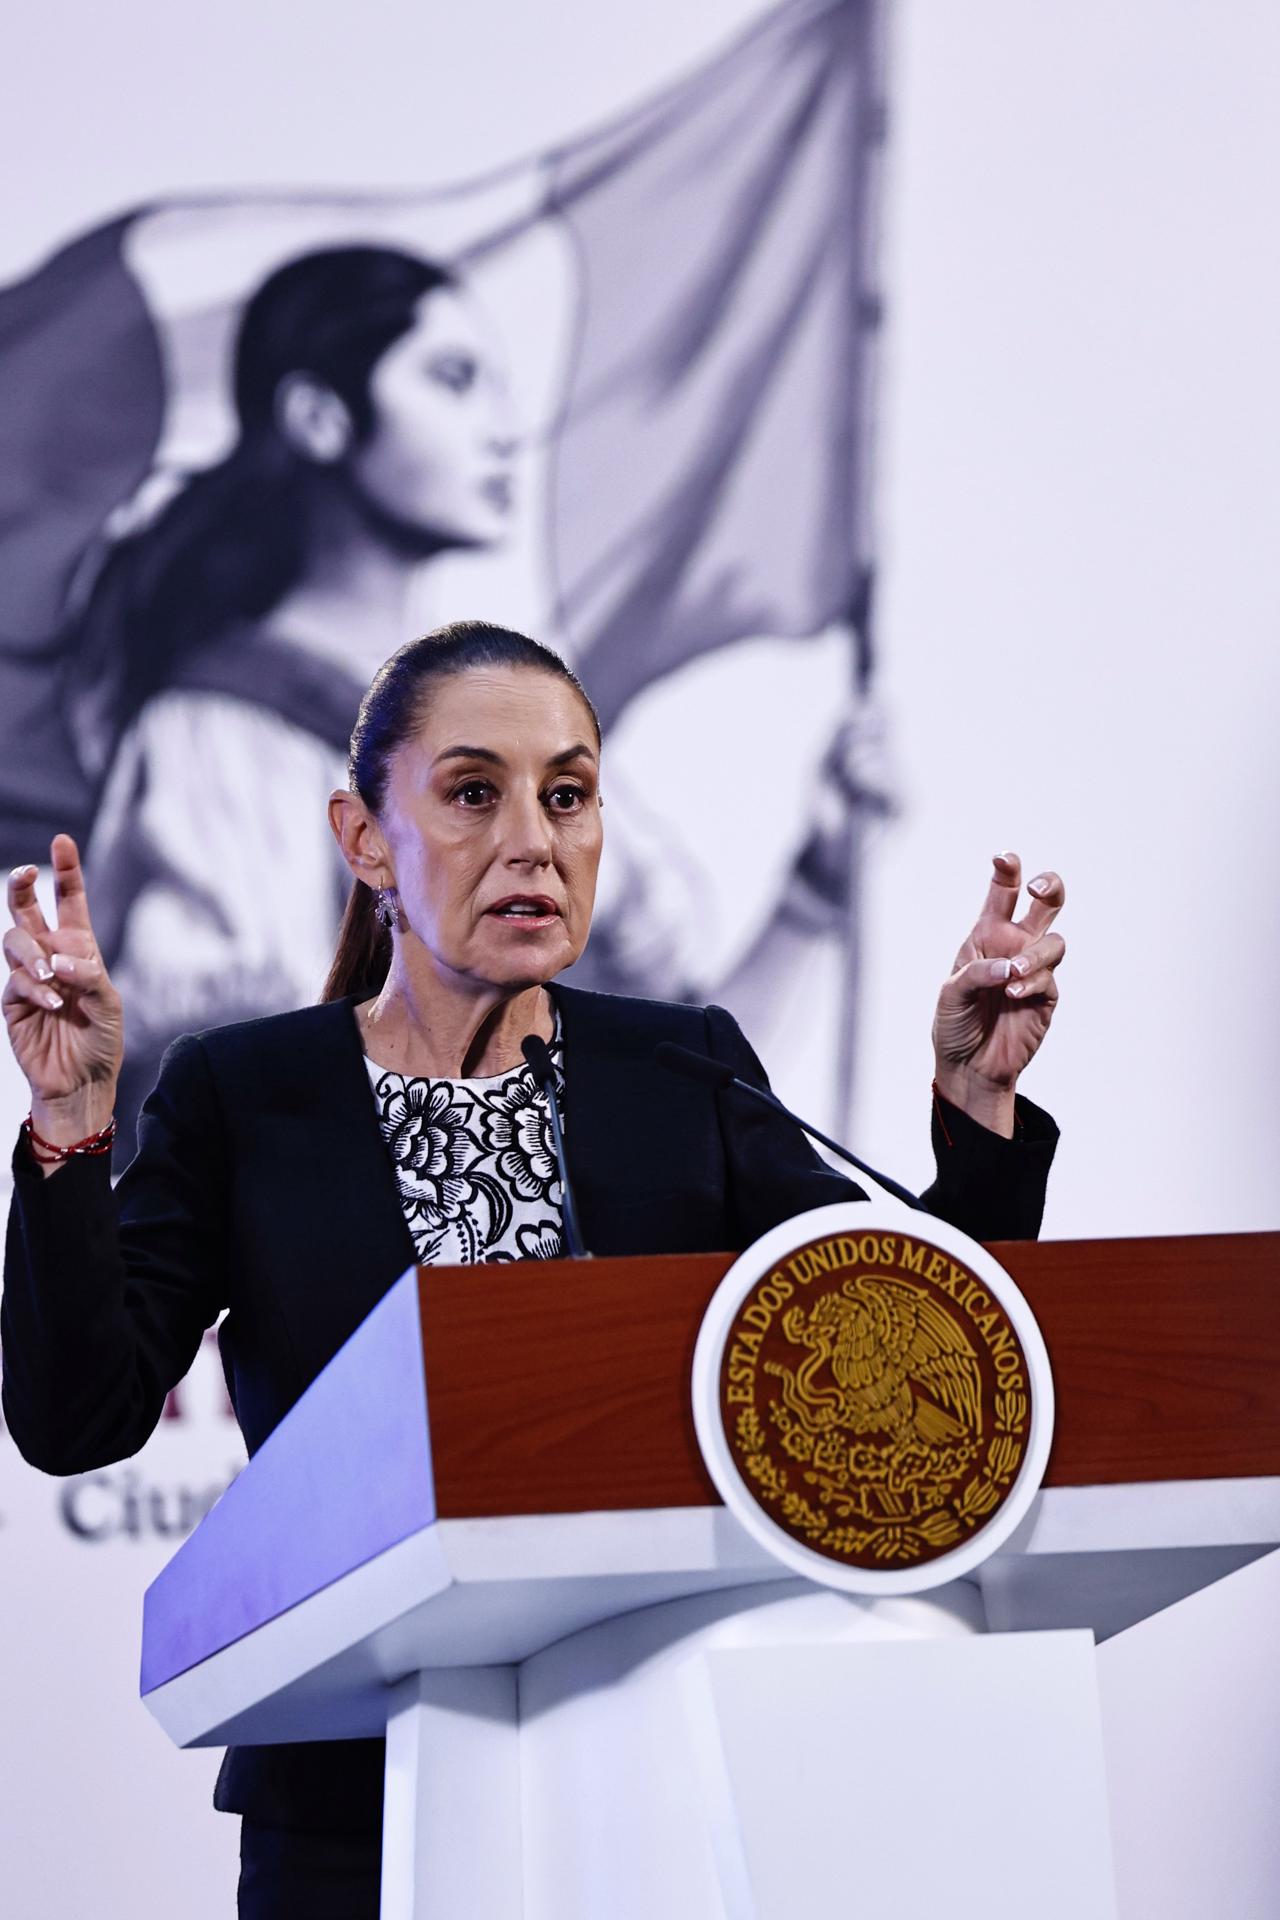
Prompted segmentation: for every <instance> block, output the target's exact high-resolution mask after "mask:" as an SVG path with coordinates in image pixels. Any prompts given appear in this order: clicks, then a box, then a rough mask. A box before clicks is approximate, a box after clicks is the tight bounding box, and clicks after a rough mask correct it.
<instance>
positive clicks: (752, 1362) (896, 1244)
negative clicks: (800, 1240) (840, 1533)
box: [725, 1233, 1027, 1405]
mask: <svg viewBox="0 0 1280 1920" xmlns="http://www.w3.org/2000/svg"><path fill="white" fill-rule="evenodd" d="M857 1266H860V1267H894V1268H896V1269H897V1270H899V1271H904V1272H909V1273H914V1274H916V1275H917V1276H918V1277H919V1278H920V1279H922V1280H927V1281H929V1282H931V1284H932V1285H934V1286H936V1287H938V1288H939V1289H940V1290H941V1291H942V1292H943V1293H945V1294H946V1295H947V1296H948V1297H949V1298H950V1299H952V1300H954V1301H955V1303H956V1305H957V1306H958V1307H960V1308H961V1310H962V1311H963V1312H965V1313H967V1314H968V1315H969V1318H970V1320H971V1321H972V1323H973V1325H974V1326H975V1327H977V1328H978V1330H979V1332H980V1333H981V1335H982V1337H983V1339H984V1340H985V1341H986V1343H987V1347H988V1350H989V1352H990V1354H991V1359H992V1363H993V1365H994V1366H995V1370H996V1377H997V1379H998V1381H999V1383H1000V1386H1001V1387H1002V1388H1008V1389H1010V1390H1018V1391H1021V1392H1025V1391H1026V1384H1027V1383H1026V1378H1025V1376H1024V1374H1023V1371H1022V1354H1021V1351H1020V1349H1019V1347H1018V1344H1017V1341H1016V1340H1015V1339H1014V1337H1013V1334H1012V1333H1011V1332H1010V1330H1009V1327H1008V1325H1007V1323H1006V1322H1005V1320H1004V1316H1003V1315H1002V1314H1001V1313H999V1312H997V1311H996V1308H995V1305H994V1303H993V1301H992V1299H991V1295H990V1294H989V1293H988V1292H987V1290H986V1288H985V1287H982V1286H980V1285H979V1284H978V1282H977V1281H976V1280H975V1279H974V1277H973V1275H972V1274H971V1273H969V1272H967V1271H966V1269H965V1268H964V1267H961V1266H958V1265H957V1264H956V1262H955V1261H954V1260H951V1259H948V1257H947V1255H946V1254H944V1253H940V1252H939V1251H938V1249H937V1248H936V1247H931V1246H929V1245H928V1244H927V1243H924V1242H920V1241H916V1240H911V1239H908V1238H907V1236H906V1235H905V1234H903V1235H901V1236H900V1235H898V1234H896V1233H864V1234H860V1235H859V1234H848V1233H841V1234H836V1235H833V1236H832V1238H831V1239H830V1240H819V1241H816V1242H815V1243H814V1245H813V1246H811V1247H804V1248H802V1249H801V1251H800V1252H799V1253H795V1254H793V1255H792V1256H791V1258H790V1259H789V1260H787V1261H786V1262H785V1263H784V1265H783V1266H781V1267H775V1268H774V1270H773V1272H772V1273H771V1274H770V1275H769V1278H768V1279H767V1280H766V1281H765V1282H764V1284H763V1285H762V1286H760V1287H759V1288H757V1290H756V1294H755V1297H754V1299H753V1300H752V1302H751V1304H750V1306H748V1307H746V1308H744V1310H743V1312H742V1313H741V1314H740V1315H739V1326H738V1330H737V1332H736V1333H735V1334H734V1338H733V1345H732V1346H731V1347H730V1349H729V1355H728V1367H727V1376H728V1378H727V1385H726V1388H725V1399H726V1400H729V1401H731V1402H737V1403H741V1404H744V1405H746V1404H749V1403H750V1401H751V1399H752V1397H753V1394H752V1389H753V1385H754V1381H755V1372H756V1362H757V1361H758V1360H759V1357H760V1348H761V1345H762V1344H763V1341H764V1336H765V1334H766V1333H767V1332H768V1331H769V1328H770V1326H771V1325H772V1324H773V1317H774V1315H775V1314H776V1313H778V1312H779V1311H780V1310H781V1308H783V1307H784V1306H785V1305H786V1303H787V1301H788V1300H792V1299H794V1298H795V1293H796V1288H797V1287H798V1286H799V1287H805V1286H808V1284H809V1282H810V1281H811V1280H814V1279H816V1277H817V1276H818V1275H819V1274H820V1273H833V1272H839V1271H841V1270H843V1269H844V1268H846V1267H857Z"/></svg>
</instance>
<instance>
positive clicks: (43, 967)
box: [3, 833, 105, 1013]
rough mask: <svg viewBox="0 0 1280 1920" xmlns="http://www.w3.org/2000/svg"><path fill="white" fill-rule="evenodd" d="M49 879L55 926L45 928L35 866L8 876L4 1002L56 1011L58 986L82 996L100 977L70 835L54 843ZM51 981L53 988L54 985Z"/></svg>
mask: <svg viewBox="0 0 1280 1920" xmlns="http://www.w3.org/2000/svg"><path fill="white" fill-rule="evenodd" d="M52 855H53V879H54V893H55V897H56V900H57V905H58V912H57V925H56V926H55V927H52V928H51V927H50V926H49V924H48V922H47V921H46V919H45V917H44V912H43V909H42V908H41V906H40V902H39V900H38V899H37V897H36V875H37V872H38V869H37V868H36V867H34V866H22V867H15V868H14V870H13V872H12V873H11V874H10V875H9V885H8V902H9V913H10V915H11V917H12V920H13V925H12V926H11V927H8V928H6V930H5V934H4V941H3V945H4V957H5V960H6V961H7V963H8V966H9V980H8V983H7V984H6V987H5V991H4V999H5V1001H6V1002H7V1003H9V1004H12V1003H13V1001H15V1000H24V1001H26V1002H28V1003H29V1004H30V1005H32V1006H37V1007H43V1008H45V1009H47V1010H48V1011H49V1012H51V1013H56V1012H57V1011H58V1010H59V1009H60V1008H61V1007H62V1006H63V1004H64V999H63V995H62V994H61V993H59V991H58V986H59V985H61V986H64V987H67V988H70V989H72V990H74V991H80V992H84V991H86V990H91V989H92V988H94V987H97V986H99V985H100V984H101V982H102V980H103V979H104V977H105V971H104V968H103V965H102V961H101V959H100V958H99V956H98V950H97V947H96V945H95V943H94V938H93V927H92V925H91V924H90V920H89V909H88V902H87V900H86V897H85V890H84V875H83V873H82V872H81V868H80V855H79V853H78V851H77V849H76V843H75V841H74V840H72V838H71V837H70V835H69V834H65V833H60V834H58V835H57V836H56V837H55V839H54V842H53V847H52ZM55 983H56V984H55Z"/></svg>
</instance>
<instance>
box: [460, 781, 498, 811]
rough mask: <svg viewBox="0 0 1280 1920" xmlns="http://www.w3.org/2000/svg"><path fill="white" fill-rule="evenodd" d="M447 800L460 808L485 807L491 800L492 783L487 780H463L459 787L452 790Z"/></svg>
mask: <svg viewBox="0 0 1280 1920" xmlns="http://www.w3.org/2000/svg"><path fill="white" fill-rule="evenodd" d="M449 798H450V799H451V800H455V801H456V802H457V803H458V805H459V806H460V807H468V808H475V807H483V806H487V805H488V803H489V801H490V800H491V799H492V798H493V783H492V781H489V780H464V781H463V783H462V785H461V786H460V787H455V788H454V790H453V792H452V793H451V794H450V795H449Z"/></svg>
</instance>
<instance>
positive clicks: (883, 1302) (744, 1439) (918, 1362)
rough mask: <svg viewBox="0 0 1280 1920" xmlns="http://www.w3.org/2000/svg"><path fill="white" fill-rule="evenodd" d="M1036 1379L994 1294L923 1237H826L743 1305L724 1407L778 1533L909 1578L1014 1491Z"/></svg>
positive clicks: (731, 1338) (735, 1445)
mask: <svg viewBox="0 0 1280 1920" xmlns="http://www.w3.org/2000/svg"><path fill="white" fill-rule="evenodd" d="M850 1256H852V1258H850ZM1028 1371H1029V1370H1028V1368H1027V1363H1026V1356H1025V1354H1024V1352H1023V1349H1022V1347H1021V1344H1020V1342H1019V1340H1018V1336H1017V1333H1016V1331H1015V1329H1014V1327H1013V1323H1012V1322H1011V1320H1010V1319H1009V1316H1008V1314H1007V1313H1006V1311H1005V1310H1004V1308H1003V1307H1002V1306H1001V1304H1000V1302H999V1301H998V1300H997V1299H996V1298H995V1297H994V1294H993V1292H992V1290H991V1289H990V1288H988V1287H985V1286H983V1285H982V1284H981V1283H980V1282H979V1281H978V1280H976V1279H975V1278H974V1276H973V1274H972V1273H971V1272H970V1271H969V1270H968V1269H967V1268H966V1267H963V1266H961V1265H960V1264H959V1263H958V1262H956V1261H954V1260H952V1259H950V1257H949V1256H948V1257H946V1258H944V1256H942V1255H941V1254H940V1253H939V1252H938V1251H937V1249H936V1248H934V1247H932V1246H931V1245H930V1244H929V1243H928V1242H927V1241H925V1240H924V1238H923V1236H916V1237H912V1238H908V1237H907V1236H906V1235H904V1234H897V1235H892V1234H864V1235H861V1236H857V1237H855V1236H853V1235H852V1234H847V1235H841V1234H839V1233H836V1234H833V1235H831V1236H828V1237H827V1238H826V1239H824V1240H819V1241H812V1242H810V1243H809V1245H808V1246H806V1247H801V1248H798V1249H797V1250H796V1251H795V1253H794V1254H792V1255H791V1256H789V1257H788V1259H787V1260H786V1261H784V1263H783V1264H782V1265H781V1266H778V1267H775V1268H773V1269H772V1270H771V1271H770V1272H769V1274H768V1275H767V1276H766V1277H763V1278H761V1279H760V1280H759V1281H757V1282H756V1284H755V1286H754V1288H753V1290H752V1292H751V1293H750V1295H749V1296H748V1297H747V1298H745V1299H744V1300H743V1302H742V1304H741V1305H740V1307H739V1309H738V1312H737V1315H736V1318H735V1320H734V1321H733V1323H732V1325H731V1326H730V1328H729V1330H728V1332H727V1334H726V1336H725V1345H724V1348H723V1357H722V1362H721V1383H720V1404H721V1410H722V1417H723V1419H724V1427H725V1432H726V1435H727V1437H728V1438H729V1441H730V1447H731V1451H732V1454H733V1457H734V1460H735V1463H736V1465H737V1467H738V1471H739V1473H740V1474H741V1476H742V1479H743V1481H744V1484H745V1485H746V1486H747V1487H748V1488H749V1490H750V1492H751V1494H752V1497H753V1498H754V1499H755V1501H756V1502H757V1503H758V1504H759V1505H760V1506H762V1507H764V1508H765V1509H766V1510H767V1511H768V1512H769V1513H770V1515H771V1517H772V1518H773V1519H774V1520H775V1521H776V1522H777V1524H778V1525H779V1526H781V1527H783V1528H784V1529H785V1530H786V1531H787V1532H789V1533H791V1534H792V1535H793V1536H794V1537H795V1538H796V1539H798V1540H800V1541H802V1542H803V1543H804V1544H805V1545H807V1546H810V1547H812V1548H814V1549H815V1550H816V1551H818V1552H819V1553H822V1554H825V1555H826V1556H827V1557H828V1558H831V1559H837V1560H842V1561H844V1562H845V1563H846V1564H851V1565H858V1566H865V1567H892V1566H894V1565H898V1566H903V1565H910V1564H912V1563H913V1562H921V1561H925V1560H930V1559H935V1558H937V1557H938V1556H939V1555H941V1554H945V1553H947V1552H949V1551H950V1550H951V1549H952V1548H953V1547H956V1546H959V1545H960V1544H961V1543H962V1542H963V1541H964V1540H965V1539H967V1538H969V1537H970V1536H971V1535H973V1534H974V1533H975V1532H976V1531H977V1530H979V1529H981V1528H982V1527H984V1526H985V1525H986V1524H987V1522H988V1521H989V1519H990V1518H991V1517H992V1516H993V1514H994V1513H995V1512H996V1510H997V1509H998V1508H999V1507H1000V1506H1002V1505H1003V1503H1004V1501H1005V1500H1006V1499H1007V1498H1008V1497H1009V1495H1010V1493H1011V1491H1012V1489H1013V1486H1014V1483H1015V1481H1016V1479H1017V1476H1018V1472H1019V1469H1020V1466H1021V1464H1022V1461H1023V1459H1024V1457H1025V1453H1026V1447H1027V1440H1028V1435H1029V1431H1030V1415H1031V1400H1030V1392H1029V1378H1028Z"/></svg>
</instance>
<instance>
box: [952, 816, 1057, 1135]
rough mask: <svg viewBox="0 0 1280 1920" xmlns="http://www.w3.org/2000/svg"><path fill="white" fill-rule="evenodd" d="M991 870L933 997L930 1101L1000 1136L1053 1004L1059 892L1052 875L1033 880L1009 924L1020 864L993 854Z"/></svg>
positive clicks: (1007, 1129) (1008, 1126)
mask: <svg viewBox="0 0 1280 1920" xmlns="http://www.w3.org/2000/svg"><path fill="white" fill-rule="evenodd" d="M992 867H993V872H992V875H991V885H990V887H989V888H988V890H987V898H986V903H985V905H984V906H983V909H982V912H981V914H980V915H979V916H978V919H977V922H976V924H975V926H974V928H973V931H972V932H971V933H970V935H969V937H968V939H967V940H966V941H965V943H964V945H963V946H962V947H961V949H960V951H959V953H958V954H957V955H956V962H955V968H954V970H953V972H952V974H951V978H950V979H949V980H948V981H947V982H946V983H945V985H944V986H943V988H942V991H941V993H940V994H939V995H938V1009H937V1012H936V1014H935V1015H934V1021H933V1048H934V1058H935V1062H936V1077H937V1085H938V1091H939V1092H940V1093H942V1094H943V1095H944V1096H945V1097H946V1098H947V1099H948V1100H950V1101H951V1102H952V1103H953V1105H955V1106H957V1107H962V1108H963V1109H964V1110H965V1112H967V1113H970V1114H972V1115H973V1117H974V1119H975V1120H979V1121H981V1122H982V1123H983V1125H984V1126H989V1127H992V1128H993V1129H994V1130H995V1131H996V1132H998V1133H1003V1134H1006V1135H1010V1134H1012V1132H1013V1093H1014V1088H1015V1086H1016V1084H1017V1080H1018V1075H1019V1074H1020V1073H1021V1072H1022V1070H1023V1068H1024V1067H1025V1066H1026V1065H1027V1063H1028V1061H1029V1060H1031V1059H1032V1058H1033V1056H1034V1054H1035V1052H1036V1050H1037V1048H1038V1047H1039V1045H1040V1042H1041V1041H1042V1040H1043V1039H1044V1036H1045V1034H1046V1033H1047V1032H1048V1030H1049V1022H1050V1020H1051V1019H1052V1018H1053V1010H1054V1007H1055V1006H1056V1005H1057V1002H1058V983H1057V980H1056V978H1055V969H1056V968H1057V966H1058V963H1059V961H1060V960H1061V959H1062V956H1063V954H1064V953H1065V952H1066V950H1067V949H1066V943H1065V942H1064V940H1063V938H1062V936H1061V934H1058V933H1052V932H1050V928H1051V927H1052V925H1053V923H1054V921H1055V920H1056V919H1057V917H1058V914H1059V913H1060V912H1061V910H1062V905H1063V902H1064V901H1065V899H1066V890H1065V888H1064V887H1063V884H1062V882H1061V880H1060V879H1059V878H1058V876H1057V874H1056V873H1042V874H1040V875H1039V876H1038V877H1037V878H1036V879H1035V880H1033V881H1032V882H1031V884H1030V886H1029V888H1028V892H1029V894H1030V896H1031V899H1030V904H1029V906H1028V908H1027V911H1026V913H1025V914H1024V915H1023V916H1022V918H1021V920H1015V919H1014V917H1013V916H1014V911H1015V909H1016V907H1017V904H1018V894H1019V890H1020V888H1021V885H1022V864H1021V862H1020V861H1019V859H1018V856H1017V854H1016V853H1001V854H997V855H996V857H995V859H994V860H993V862H992Z"/></svg>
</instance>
